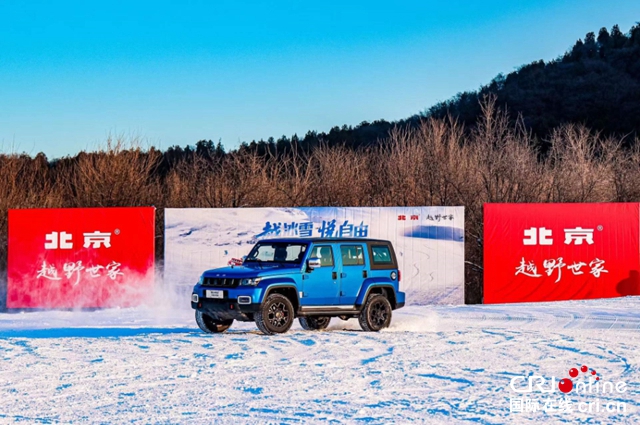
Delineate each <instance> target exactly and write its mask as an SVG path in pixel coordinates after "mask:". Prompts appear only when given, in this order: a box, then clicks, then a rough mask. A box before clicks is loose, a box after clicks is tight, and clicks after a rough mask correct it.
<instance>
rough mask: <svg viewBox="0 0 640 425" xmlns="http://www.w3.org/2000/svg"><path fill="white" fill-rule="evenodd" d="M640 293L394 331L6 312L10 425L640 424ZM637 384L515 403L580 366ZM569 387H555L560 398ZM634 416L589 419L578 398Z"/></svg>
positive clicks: (460, 312)
mask: <svg viewBox="0 0 640 425" xmlns="http://www.w3.org/2000/svg"><path fill="white" fill-rule="evenodd" d="M639 343H640V298H638V297H636V298H626V299H613V300H593V301H581V302H563V303H548V304H523V305H499V306H456V307H447V306H437V307H433V306H431V307H429V306H423V307H420V306H411V307H407V308H404V309H401V310H398V311H397V312H395V315H394V319H393V322H392V326H391V328H389V329H387V330H385V331H382V332H380V333H365V332H361V331H360V330H359V327H358V324H357V321H355V320H350V321H348V322H343V321H341V320H339V319H333V321H332V325H331V328H330V330H329V331H326V332H307V331H303V330H302V329H301V328H300V327H299V326H297V324H296V325H295V326H294V328H293V329H292V330H291V331H290V332H288V333H287V334H284V335H279V336H272V337H267V336H264V335H261V334H259V333H258V332H257V330H256V328H255V327H254V326H253V324H242V323H235V324H234V326H233V327H232V329H231V330H230V331H229V332H228V333H226V334H223V335H206V334H204V333H201V332H200V331H199V330H198V329H197V327H196V326H195V323H194V321H193V314H192V311H190V310H187V309H178V310H174V309H167V308H159V307H156V308H140V309H135V310H108V311H95V312H33V313H17V314H9V313H4V314H0V423H15V422H23V423H72V422H73V423H202V424H210V423H272V422H275V423H322V422H330V423H384V424H387V423H406V422H410V421H415V422H418V423H445V422H446V423H468V422H473V423H483V424H501V423H518V424H520V423H540V422H549V423H558V422H567V423H569V422H571V423H573V422H580V423H636V422H638V412H639V411H640V373H639V367H638V365H639V361H640V351H639V350H638V348H637V347H638V345H639ZM583 364H585V365H588V366H589V367H590V368H594V369H596V370H597V373H598V376H600V377H601V379H602V380H603V381H612V382H618V381H624V382H625V383H626V384H627V390H626V392H624V393H613V394H611V393H607V394H601V395H599V396H596V395H584V394H572V395H570V396H568V397H569V399H570V400H572V401H573V402H574V408H573V410H572V411H571V412H546V413H545V412H544V411H538V412H534V413H531V412H522V413H520V412H513V413H512V412H510V408H512V405H511V404H510V399H511V398H515V397H517V396H522V394H516V393H514V392H513V391H512V390H511V389H510V388H509V383H510V381H511V379H512V378H513V377H516V376H519V375H524V376H527V375H530V374H536V375H542V376H546V377H550V376H556V377H558V379H561V378H564V377H568V376H567V373H568V370H569V369H570V368H572V367H579V366H580V365H583ZM560 395H561V393H558V392H556V393H554V394H553V396H554V397H555V398H560ZM597 397H599V398H600V399H601V401H602V402H603V403H604V402H607V401H614V402H620V403H625V405H626V409H627V412H626V413H607V412H604V413H603V412H601V413H595V412H592V413H588V412H587V413H581V412H578V411H577V409H576V407H577V403H578V402H579V401H580V400H595V398H597Z"/></svg>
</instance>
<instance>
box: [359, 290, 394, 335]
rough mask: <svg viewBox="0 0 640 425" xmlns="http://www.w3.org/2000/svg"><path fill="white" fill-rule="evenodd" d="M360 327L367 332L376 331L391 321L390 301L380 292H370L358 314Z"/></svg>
mask: <svg viewBox="0 0 640 425" xmlns="http://www.w3.org/2000/svg"><path fill="white" fill-rule="evenodd" d="M358 321H359V322H360V327H361V328H362V329H363V330H365V331H367V332H377V331H379V330H380V329H382V328H387V327H389V324H390V323H391V303H390V302H389V300H388V299H387V298H386V297H385V296H384V295H381V294H372V295H370V296H369V298H368V299H367V302H366V303H365V305H364V308H363V309H362V311H361V312H360V316H358Z"/></svg>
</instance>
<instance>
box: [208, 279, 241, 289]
mask: <svg viewBox="0 0 640 425" xmlns="http://www.w3.org/2000/svg"><path fill="white" fill-rule="evenodd" d="M202 284H203V285H204V286H216V287H223V288H235V287H236V286H239V285H240V279H227V278H221V277H205V278H204V282H203V283H202Z"/></svg>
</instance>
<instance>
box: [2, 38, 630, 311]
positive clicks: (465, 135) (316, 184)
mask: <svg viewBox="0 0 640 425" xmlns="http://www.w3.org/2000/svg"><path fill="white" fill-rule="evenodd" d="M578 76H580V77H578ZM616 76H617V77H616ZM639 77H640V27H639V26H636V27H634V28H632V30H631V32H630V33H629V34H622V33H621V32H620V31H619V30H618V29H617V27H614V28H613V29H612V31H611V32H610V33H609V32H608V31H607V30H604V29H603V30H601V31H600V33H599V35H598V36H597V37H595V35H594V34H592V33H590V34H588V35H587V37H586V38H585V41H579V42H578V43H577V44H576V45H575V46H574V48H572V49H571V50H570V51H569V52H568V53H567V54H566V55H565V56H563V57H562V58H559V59H558V60H556V61H553V62H550V63H548V64H545V63H542V62H539V63H534V64H531V65H527V66H525V67H523V68H521V69H520V70H519V71H517V72H515V73H513V74H510V75H508V76H507V77H500V78H497V79H495V80H494V81H492V82H491V84H489V85H488V86H485V87H482V88H481V89H480V90H479V91H478V92H473V93H465V94H460V95H458V96H457V97H456V98H455V99H453V100H451V101H449V102H445V103H443V104H440V105H436V106H434V107H433V108H431V109H430V110H429V111H428V112H427V113H425V114H424V115H422V116H419V115H416V116H414V117H412V118H410V119H408V120H405V121H402V122H398V123H389V122H386V121H376V122H373V123H362V124H360V125H359V126H357V127H356V128H349V127H342V128H338V127H335V128H334V129H332V130H331V131H330V132H329V133H328V134H325V133H314V132H309V133H308V134H307V135H306V136H305V137H304V138H300V139H299V138H298V137H296V136H294V137H292V138H291V139H289V138H286V137H282V138H280V139H279V140H273V139H269V140H267V141H260V142H252V143H250V144H243V145H241V146H240V148H239V149H237V150H234V151H232V152H225V149H224V148H223V147H222V146H221V145H220V144H219V143H218V144H215V143H213V142H212V141H206V140H203V141H200V142H198V143H196V145H195V146H187V147H185V148H182V147H172V148H169V149H168V150H166V151H164V152H162V151H159V150H157V149H155V148H150V149H144V148H143V147H141V146H140V145H139V144H138V143H136V141H135V140H134V141H132V140H128V141H125V140H109V141H107V142H106V144H105V146H104V148H103V149H101V150H99V151H96V152H88V153H87V152H80V153H79V154H78V155H76V156H74V157H66V158H62V159H56V160H48V159H47V158H46V157H45V156H44V155H43V154H38V155H37V156H35V157H31V156H29V155H25V154H0V182H2V183H0V307H1V306H2V300H3V299H4V297H3V296H2V294H1V292H2V288H3V287H2V282H3V281H4V276H5V273H6V261H7V210H8V209H12V208H55V207H110V206H148V205H153V206H155V207H157V208H158V210H157V220H156V234H157V235H158V237H157V239H156V253H157V258H158V261H159V264H161V260H162V258H163V246H164V241H163V239H162V238H163V230H164V229H163V222H164V216H163V214H164V211H163V208H165V207H167V208H185V207H199V208H210V207H267V206H272V207H285V206H289V207H296V206H371V207H378V206H423V205H434V206H438V205H451V206H457V205H462V206H464V207H465V216H466V218H465V232H466V242H465V256H466V270H465V275H466V291H465V298H466V301H467V303H478V302H482V265H483V258H482V242H483V228H482V223H483V216H482V210H483V208H482V207H483V204H484V203H485V202H631V201H633V202H640V144H639V143H637V142H638V138H637V135H638V134H639V133H638V129H640V97H639V96H638V94H639V93H640V92H639V91H638V87H639V86H638V84H639V81H638V80H639V79H640V78H639ZM608 102H611V104H609V103H608ZM614 103H615V105H613V104H614ZM572 105H573V106H572ZM527 108H528V109H527ZM634 111H635V113H634ZM587 124H588V125H587ZM541 140H542V141H544V144H541V142H540V141H541Z"/></svg>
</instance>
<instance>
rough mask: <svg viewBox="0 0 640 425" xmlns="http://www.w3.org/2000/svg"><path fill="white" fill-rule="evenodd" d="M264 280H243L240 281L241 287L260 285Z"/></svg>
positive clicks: (256, 278) (257, 278)
mask: <svg viewBox="0 0 640 425" xmlns="http://www.w3.org/2000/svg"><path fill="white" fill-rule="evenodd" d="M261 280H262V279H261V278H259V277H255V278H253V279H242V280H241V281H240V285H243V286H256V285H257V284H258V283H260V281H261Z"/></svg>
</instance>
